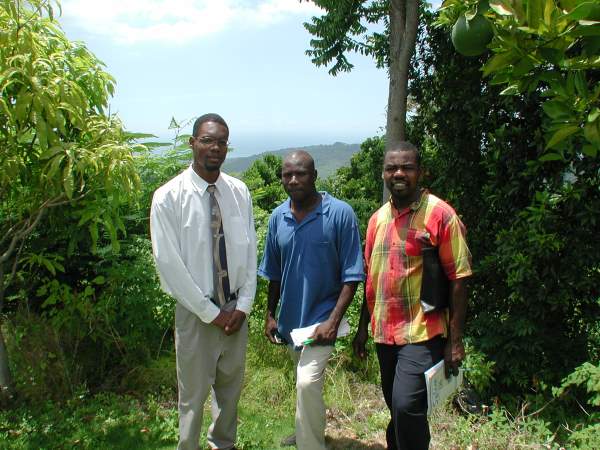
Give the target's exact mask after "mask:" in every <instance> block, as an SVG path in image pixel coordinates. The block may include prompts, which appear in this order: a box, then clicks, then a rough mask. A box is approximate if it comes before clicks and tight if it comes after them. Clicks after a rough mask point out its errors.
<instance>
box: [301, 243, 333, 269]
mask: <svg viewBox="0 0 600 450" xmlns="http://www.w3.org/2000/svg"><path fill="white" fill-rule="evenodd" d="M334 253H335V247H334V245H333V242H332V241H327V240H309V241H307V242H306V245H305V247H304V261H305V264H306V265H308V266H309V268H311V269H315V268H322V269H323V270H325V269H326V267H327V266H329V264H330V262H331V260H332V258H331V256H332V254H334ZM324 265H325V266H324Z"/></svg>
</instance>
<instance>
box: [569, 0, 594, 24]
mask: <svg viewBox="0 0 600 450" xmlns="http://www.w3.org/2000/svg"><path fill="white" fill-rule="evenodd" d="M597 7H598V4H597V3H596V2H585V3H580V4H579V5H577V6H576V7H575V9H574V10H573V11H571V12H570V13H569V14H567V15H565V16H564V18H565V19H569V20H585V19H594V17H593V16H592V14H593V13H594V12H595V11H596V10H597Z"/></svg>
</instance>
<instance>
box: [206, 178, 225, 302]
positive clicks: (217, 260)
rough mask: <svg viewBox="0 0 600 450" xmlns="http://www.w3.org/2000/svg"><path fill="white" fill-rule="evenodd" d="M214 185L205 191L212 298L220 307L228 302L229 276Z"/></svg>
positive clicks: (219, 210) (221, 221)
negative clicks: (207, 198) (211, 265)
mask: <svg viewBox="0 0 600 450" xmlns="http://www.w3.org/2000/svg"><path fill="white" fill-rule="evenodd" d="M215 189H216V186H215V185H214V184H209V185H208V187H207V188H206V190H207V191H208V193H209V194H210V197H209V199H210V234H211V236H212V262H213V291H214V293H213V298H214V300H216V302H217V304H218V305H220V306H223V305H225V303H227V301H228V300H229V276H228V274H227V252H226V249H225V235H224V234H223V220H222V219H221V209H220V208H219V203H218V202H217V199H216V198H215Z"/></svg>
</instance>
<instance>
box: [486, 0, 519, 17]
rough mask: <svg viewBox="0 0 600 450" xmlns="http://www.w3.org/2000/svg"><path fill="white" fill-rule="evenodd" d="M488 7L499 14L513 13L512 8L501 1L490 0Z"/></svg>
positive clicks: (509, 14)
mask: <svg viewBox="0 0 600 450" xmlns="http://www.w3.org/2000/svg"><path fill="white" fill-rule="evenodd" d="M490 8H492V10H494V12H496V13H497V14H500V15H501V16H512V15H513V14H514V10H513V9H512V8H511V7H510V6H509V5H508V4H507V3H506V2H503V1H498V0H494V1H491V2H490Z"/></svg>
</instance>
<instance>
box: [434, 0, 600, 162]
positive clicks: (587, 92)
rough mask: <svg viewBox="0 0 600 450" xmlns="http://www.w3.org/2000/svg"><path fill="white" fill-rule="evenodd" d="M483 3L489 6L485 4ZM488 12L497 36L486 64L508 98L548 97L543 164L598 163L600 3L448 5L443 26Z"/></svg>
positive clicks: (470, 0) (541, 0)
mask: <svg viewBox="0 0 600 450" xmlns="http://www.w3.org/2000/svg"><path fill="white" fill-rule="evenodd" d="M482 4H483V5H485V6H483V7H482ZM476 12H479V13H482V12H483V13H484V14H485V17H486V18H487V20H488V21H489V22H490V23H491V24H492V26H493V28H494V31H495V37H494V39H493V40H492V42H491V43H490V45H489V48H490V49H491V51H492V54H491V55H490V57H489V58H488V59H487V61H486V62H485V64H484V66H483V74H484V76H486V77H489V83H490V84H491V85H501V86H505V89H504V90H503V91H502V93H501V94H502V95H518V94H522V93H531V92H536V91H537V92H539V93H540V94H541V95H542V96H543V97H545V98H546V100H545V101H544V102H543V104H542V109H543V111H544V122H543V128H544V131H545V141H546V144H545V152H544V153H543V154H542V155H540V158H539V159H540V160H541V161H565V160H574V159H581V158H590V157H591V158H594V157H596V155H597V154H598V151H599V150H600V83H598V81H600V73H599V70H598V69H599V68H600V5H598V2H597V1H590V0H562V1H559V2H554V1H550V0H548V1H545V0H513V1H508V0H494V1H491V2H490V3H489V8H487V0H486V2H482V1H476V0H446V1H445V2H444V4H443V9H442V15H441V16H440V23H442V24H450V23H453V22H454V21H455V20H456V18H457V17H458V16H459V15H464V14H466V15H467V18H469V17H473V16H474V15H475V13H476Z"/></svg>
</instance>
